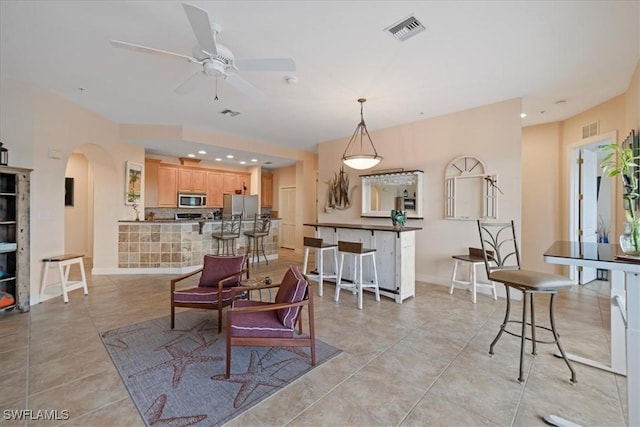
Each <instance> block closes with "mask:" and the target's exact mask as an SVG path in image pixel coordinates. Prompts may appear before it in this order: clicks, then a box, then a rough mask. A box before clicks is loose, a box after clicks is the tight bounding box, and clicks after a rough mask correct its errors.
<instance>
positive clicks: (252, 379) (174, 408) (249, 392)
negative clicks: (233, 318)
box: [101, 310, 340, 426]
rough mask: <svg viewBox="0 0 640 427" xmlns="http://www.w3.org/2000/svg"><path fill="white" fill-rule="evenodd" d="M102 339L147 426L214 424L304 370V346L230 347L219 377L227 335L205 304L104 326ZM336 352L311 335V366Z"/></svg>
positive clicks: (306, 367) (307, 367)
mask: <svg viewBox="0 0 640 427" xmlns="http://www.w3.org/2000/svg"><path fill="white" fill-rule="evenodd" d="M101 336H102V341H103V343H104V345H105V348H106V349H107V351H108V352H109V355H110V356H111V359H112V360H113V363H114V365H115V366H116V368H117V370H118V372H119V373H120V376H121V377H122V380H123V382H124V384H125V386H126V387H127V390H128V391H129V394H130V395H131V398H132V399H133V401H134V403H135V404H136V406H137V408H138V410H139V411H140V414H141V415H142V418H143V419H144V421H145V423H146V424H147V425H148V426H158V425H163V426H164V425H170V426H216V425H221V424H224V423H226V422H228V421H230V420H232V419H233V418H235V417H237V416H238V415H240V414H241V413H243V412H245V411H246V410H248V409H249V408H251V407H252V406H254V405H256V404H257V403H258V402H260V401H262V400H263V399H265V398H266V397H268V396H270V395H272V394H273V393H275V392H277V391H278V390H280V389H282V388H283V387H285V386H286V385H287V384H289V383H291V382H292V381H294V380H295V379H297V378H299V377H301V376H302V375H304V374H305V373H306V372H309V371H310V370H311V369H312V368H313V366H311V356H310V349H309V348H305V347H233V349H232V358H231V361H232V364H231V377H230V378H229V379H226V378H225V363H226V361H225V351H226V336H225V331H224V328H223V331H222V333H220V334H218V326H217V316H212V315H211V312H208V311H204V310H188V311H183V312H180V313H177V314H176V326H175V329H173V330H171V329H170V317H169V316H166V317H162V318H159V319H154V320H150V321H147V322H142V323H138V324H135V325H130V326H125V327H122V328H118V329H114V330H111V331H108V332H104V333H103V334H102V335H101ZM339 353H340V350H338V349H337V348H335V347H332V346H330V345H329V344H326V343H324V342H322V341H320V340H317V339H316V358H317V363H316V366H318V365H320V364H321V363H323V362H326V361H327V360H329V359H331V358H332V357H334V356H336V355H337V354H339Z"/></svg>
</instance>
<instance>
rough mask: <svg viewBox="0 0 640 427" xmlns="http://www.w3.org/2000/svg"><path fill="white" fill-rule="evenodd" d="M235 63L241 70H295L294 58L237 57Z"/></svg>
mask: <svg viewBox="0 0 640 427" xmlns="http://www.w3.org/2000/svg"><path fill="white" fill-rule="evenodd" d="M234 64H235V65H236V66H237V67H238V69H239V70H241V71H295V70H296V63H295V61H294V60H293V58H254V59H236V60H235V61H234Z"/></svg>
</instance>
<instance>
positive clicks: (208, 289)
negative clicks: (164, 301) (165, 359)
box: [171, 255, 249, 333]
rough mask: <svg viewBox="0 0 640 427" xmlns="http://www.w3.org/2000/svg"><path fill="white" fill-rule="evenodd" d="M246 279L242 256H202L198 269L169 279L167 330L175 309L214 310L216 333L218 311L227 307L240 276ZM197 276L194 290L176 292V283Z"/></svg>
mask: <svg viewBox="0 0 640 427" xmlns="http://www.w3.org/2000/svg"><path fill="white" fill-rule="evenodd" d="M245 273H246V274H247V279H248V278H249V266H248V261H247V256H246V255H234V256H220V255H205V256H204V263H203V266H202V268H200V269H199V270H196V271H194V272H192V273H189V274H185V275H183V276H180V277H176V278H175V279H173V280H171V329H173V327H174V324H175V311H176V307H189V308H204V309H209V310H218V333H220V332H221V331H222V309H223V308H224V307H227V306H229V305H231V288H233V287H234V286H238V285H239V284H240V282H241V280H242V275H243V274H245ZM196 274H200V280H199V282H198V286H197V287H195V288H194V287H191V288H188V289H177V287H176V284H177V283H178V282H181V281H182V280H185V279H187V278H189V277H191V276H195V275H196Z"/></svg>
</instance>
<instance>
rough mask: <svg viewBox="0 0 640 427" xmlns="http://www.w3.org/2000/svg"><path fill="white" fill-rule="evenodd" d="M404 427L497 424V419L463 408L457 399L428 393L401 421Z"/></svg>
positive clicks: (451, 426) (455, 426)
mask: <svg viewBox="0 0 640 427" xmlns="http://www.w3.org/2000/svg"><path fill="white" fill-rule="evenodd" d="M400 425H401V426H403V427H409V426H415V427H421V426H438V427H458V426H477V427H481V426H495V425H496V423H495V421H492V420H490V419H487V418H484V417H483V416H481V415H479V414H476V413H474V412H471V411H468V410H465V409H464V408H461V407H460V405H459V404H458V403H457V402H455V401H450V400H448V399H446V398H444V397H441V396H438V395H433V394H431V393H427V395H426V396H425V397H424V398H423V399H422V400H421V401H420V402H418V404H417V405H416V406H415V408H413V410H411V412H409V414H408V415H407V416H406V417H405V419H404V420H402V422H401V423H400Z"/></svg>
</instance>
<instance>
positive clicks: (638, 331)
mask: <svg viewBox="0 0 640 427" xmlns="http://www.w3.org/2000/svg"><path fill="white" fill-rule="evenodd" d="M621 255H623V253H622V250H621V249H620V246H618V245H615V244H606V243H578V242H566V241H558V242H555V243H554V244H553V245H552V246H551V247H550V248H549V249H547V251H546V252H545V253H544V260H545V262H549V263H553V264H563V265H575V266H582V267H592V268H598V269H602V270H610V271H611V275H610V280H611V300H610V301H611V302H610V303H611V365H605V364H603V363H599V362H595V361H592V360H589V359H586V358H584V357H577V356H574V355H569V354H567V356H569V358H570V359H572V360H575V361H576V362H579V363H584V364H587V365H590V366H594V367H596V368H599V369H604V370H607V371H610V372H614V373H617V374H621V375H625V374H626V375H627V407H628V417H629V425H630V426H633V427H638V426H640V405H639V404H638V402H640V262H633V261H630V260H624V259H620V258H618V257H619V256H621ZM625 347H626V349H625Z"/></svg>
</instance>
